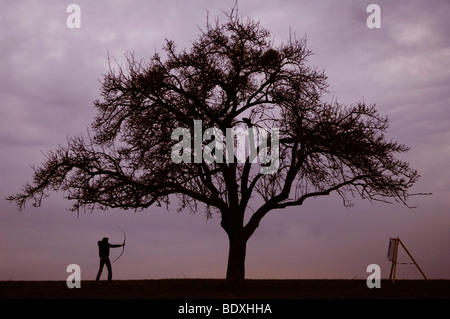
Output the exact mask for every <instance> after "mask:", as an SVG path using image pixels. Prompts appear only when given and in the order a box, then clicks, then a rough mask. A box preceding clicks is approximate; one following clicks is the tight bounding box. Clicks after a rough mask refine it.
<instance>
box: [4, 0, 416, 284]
mask: <svg viewBox="0 0 450 319" xmlns="http://www.w3.org/2000/svg"><path fill="white" fill-rule="evenodd" d="M163 52H164V54H155V55H154V56H153V57H152V58H151V59H150V60H149V61H148V62H145V61H143V60H136V59H135V57H134V56H133V54H128V55H126V57H127V61H126V66H125V67H121V66H120V65H119V64H117V66H113V67H112V66H111V63H110V69H109V72H108V73H107V74H106V75H104V78H103V81H102V89H101V96H102V99H101V100H97V101H95V102H94V105H95V108H96V109H97V115H96V117H95V121H94V123H93V124H92V130H91V133H90V134H88V137H87V138H83V137H81V136H80V137H73V138H69V139H68V143H67V145H66V146H60V147H59V148H58V149H57V150H55V151H52V152H49V153H47V155H46V160H45V162H44V163H43V164H42V165H41V166H40V167H39V168H35V172H34V180H33V183H32V184H28V183H27V184H26V185H25V186H24V188H23V189H22V191H21V192H20V193H19V194H17V195H14V196H10V197H8V199H9V200H12V201H15V202H16V203H17V204H18V207H19V209H23V208H24V205H25V203H26V202H27V201H28V200H31V201H32V202H33V205H35V206H38V205H40V204H41V200H42V199H43V198H44V197H46V196H47V195H48V194H49V191H63V192H64V196H65V197H66V198H67V199H69V200H72V201H73V207H72V209H73V210H74V211H79V209H80V208H84V209H86V208H87V209H91V210H92V209H95V208H98V209H108V208H113V207H119V208H123V209H137V210H140V209H146V208H149V207H150V206H152V205H153V204H159V205H160V204H166V205H168V204H169V202H170V200H173V199H174V198H177V199H178V200H179V203H180V206H179V209H180V210H184V209H190V210H192V211H197V210H198V209H199V205H198V204H200V203H203V204H204V205H202V206H201V207H202V208H204V209H205V212H206V215H207V217H211V216H212V214H215V213H218V214H219V215H220V217H221V226H222V228H223V229H224V230H225V232H226V233H227V235H228V238H229V256H228V268H227V274H226V278H227V280H228V281H229V282H231V283H233V284H237V283H240V282H242V281H243V280H244V278H245V256H246V243H247V241H248V239H249V238H250V237H251V236H252V234H253V233H254V231H255V230H256V229H257V228H258V226H259V224H260V222H261V220H262V218H263V217H264V216H265V215H266V214H267V213H268V212H270V211H272V210H276V209H283V208H286V207H290V206H299V205H302V204H303V202H304V201H305V200H307V199H308V198H315V197H319V196H323V195H329V194H330V193H331V192H336V193H337V194H339V195H340V196H341V197H342V199H343V203H344V205H346V206H349V205H351V204H352V203H351V201H350V199H351V198H353V197H354V196H355V195H359V196H360V197H362V198H366V199H370V200H381V201H388V200H394V201H397V202H401V203H403V204H405V205H406V200H407V198H408V196H409V193H408V190H409V189H410V187H411V186H412V185H413V184H414V183H415V182H416V180H417V179H418V174H417V171H416V170H413V169H411V168H410V167H409V164H408V163H406V162H403V161H400V160H398V159H396V158H395V157H394V155H395V153H401V152H405V151H407V150H408V148H407V147H406V146H404V145H400V144H398V143H396V142H393V141H387V140H386V138H385V136H384V134H385V132H386V130H387V128H388V120H387V118H385V117H382V116H380V115H379V113H378V112H377V110H376V108H375V106H374V105H366V104H365V103H364V102H358V103H355V104H352V105H346V106H344V105H340V104H338V103H337V102H333V103H327V102H323V101H321V96H322V95H323V93H324V92H325V90H326V88H327V83H326V76H325V75H324V72H322V71H318V70H317V69H316V68H312V67H309V66H308V65H307V58H308V56H310V54H311V52H310V51H309V50H308V49H307V48H306V40H305V39H304V38H302V39H297V38H296V37H295V36H294V35H291V36H290V38H289V39H288V41H287V42H286V43H285V44H281V45H279V46H277V47H275V46H274V44H273V41H272V40H271V38H270V34H269V31H267V30H266V29H264V28H263V27H262V26H261V25H260V23H258V22H255V21H252V20H246V21H243V20H242V19H240V18H239V17H238V14H237V12H236V10H234V9H233V10H232V11H231V12H230V13H228V14H227V21H226V23H223V24H221V23H219V21H218V20H217V21H215V23H213V24H211V23H210V22H208V23H207V27H206V30H203V31H201V33H200V35H199V37H198V39H197V40H196V41H195V42H193V44H192V47H191V49H190V50H189V51H187V50H184V51H181V52H177V50H176V47H175V44H174V42H172V41H167V42H166V45H165V46H164V51H163ZM194 120H201V121H202V125H203V127H205V128H209V127H212V128H217V129H220V130H221V131H222V132H226V131H227V128H233V127H242V128H245V127H247V128H250V127H256V128H265V129H268V130H269V129H271V128H279V139H278V141H279V145H278V148H277V149H275V145H272V144H271V143H267V144H265V146H264V145H263V143H261V144H257V145H256V152H257V153H258V155H259V154H260V153H261V152H266V154H269V153H271V152H277V156H278V158H277V159H275V158H274V157H273V158H272V159H271V160H270V161H269V162H267V161H266V162H264V161H256V163H255V161H253V160H251V156H250V155H249V154H248V153H246V158H245V161H244V162H241V163H239V162H238V160H237V158H236V156H235V155H233V156H234V157H233V158H232V159H233V161H230V160H228V161H227V160H224V159H225V156H226V155H225V152H222V153H221V152H219V151H218V150H219V148H216V150H213V151H212V152H211V153H212V155H213V156H216V159H218V160H216V161H213V162H211V161H207V160H206V159H205V158H203V160H201V161H200V162H196V161H195V160H192V161H191V163H188V162H186V161H185V162H180V163H176V162H174V161H173V159H172V155H173V152H174V149H173V148H174V146H175V145H177V143H179V142H180V141H182V140H183V139H184V138H189V137H186V136H182V137H180V136H178V138H173V136H172V133H173V132H174V130H175V129H176V128H187V129H189V130H190V132H192V131H193V129H194ZM194 135H195V134H193V135H192V136H191V139H192V140H194V139H195V138H196V137H195V136H194ZM213 135H214V134H213ZM218 136H219V135H215V139H217V138H218ZM197 138H198V136H197ZM267 139H269V138H268V137H267ZM227 141H228V144H230V141H229V140H227ZM185 142H189V141H187V140H185ZM235 143H236V141H235V140H234V139H233V144H235ZM225 144H226V142H225ZM206 145H207V143H206V139H204V140H203V141H202V145H201V147H202V148H203V150H205V149H206ZM229 146H230V145H226V146H224V148H223V149H226V150H227V151H229V150H230V149H229V148H228V147H229ZM235 146H236V145H233V146H232V147H235ZM180 151H182V152H187V154H188V157H189V158H191V159H194V158H195V156H198V154H195V152H189V151H190V149H189V148H185V149H181V150H180ZM175 153H177V152H175ZM179 154H180V153H179V152H178V155H179ZM182 154H184V153H182ZM273 154H275V153H273ZM275 162H276V163H275ZM274 164H275V165H274ZM270 165H272V166H273V167H276V170H273V171H271V172H269V173H267V172H263V171H262V170H261V168H264V167H267V166H270ZM245 214H250V215H249V216H248V218H247V219H244V216H245ZM245 221H246V222H245Z"/></svg>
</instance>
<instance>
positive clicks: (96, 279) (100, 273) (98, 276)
mask: <svg viewBox="0 0 450 319" xmlns="http://www.w3.org/2000/svg"><path fill="white" fill-rule="evenodd" d="M104 265H105V261H104V259H103V258H100V267H99V269H98V272H97V277H96V278H95V281H99V280H100V276H101V275H102V271H103V266H104Z"/></svg>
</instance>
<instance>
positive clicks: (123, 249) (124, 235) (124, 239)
mask: <svg viewBox="0 0 450 319" xmlns="http://www.w3.org/2000/svg"><path fill="white" fill-rule="evenodd" d="M117 229H120V231H121V232H122V234H123V246H122V252H121V253H120V255H119V257H117V258H116V259H114V260H113V262H115V261H116V260H117V259H119V258H120V256H122V254H123V252H124V251H125V242H126V241H127V235H126V234H125V232H124V231H123V229H122V228H120V227H117Z"/></svg>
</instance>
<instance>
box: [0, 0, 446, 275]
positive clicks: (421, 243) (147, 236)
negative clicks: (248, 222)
mask: <svg viewBox="0 0 450 319" xmlns="http://www.w3.org/2000/svg"><path fill="white" fill-rule="evenodd" d="M234 2H235V1H234V0H227V1H225V0H220V1H206V0H204V1H200V0H190V1H144V0H140V1H139V0H136V1H80V0H74V1H73V2H71V1H44V0H43V1H1V2H0V8H1V11H0V61H1V66H0V114H1V116H0V150H1V153H0V154H1V156H0V195H1V196H0V280H65V279H66V278H67V276H68V275H69V274H68V273H67V272H66V268H67V266H68V265H69V264H73V263H75V264H78V265H80V267H81V277H82V280H92V279H94V278H95V275H96V272H97V267H98V252H97V240H99V239H100V238H101V237H103V236H108V237H110V241H111V242H117V243H120V242H122V240H123V238H122V234H121V233H120V232H119V231H116V229H117V227H118V226H120V227H121V228H122V229H123V230H124V231H125V232H126V235H127V245H126V247H125V252H124V254H123V256H122V257H121V258H120V259H119V260H118V261H117V262H116V263H114V264H113V271H114V278H116V279H144V278H146V279H158V278H224V276H225V271H226V261H227V252H228V242H227V237H226V234H225V232H224V231H223V230H222V229H221V228H220V225H219V222H220V219H219V218H218V216H216V217H215V218H213V219H210V220H206V218H205V216H204V214H203V213H202V212H198V213H197V214H189V213H188V212H185V213H183V212H182V213H179V214H177V213H176V211H175V209H174V210H172V211H166V210H165V209H162V208H150V209H148V210H146V211H144V212H140V213H135V212H132V211H120V210H111V211H106V212H100V211H94V212H93V213H91V214H89V213H87V214H83V213H81V214H79V216H77V214H76V213H71V212H70V211H68V210H67V208H69V207H70V206H71V203H69V202H68V201H66V200H65V199H64V198H63V197H62V195H61V194H60V193H55V194H53V195H52V196H51V197H50V198H48V199H47V200H46V201H44V202H43V205H42V206H41V207H39V208H34V207H32V206H31V205H28V206H27V207H26V209H25V210H24V211H23V212H17V211H16V209H15V206H14V204H12V203H10V202H8V201H6V200H5V199H4V198H5V196H8V195H11V194H14V193H16V192H18V191H19V190H20V188H21V186H22V185H23V184H24V183H25V182H27V181H31V177H32V173H33V170H32V169H31V166H32V165H39V163H41V162H42V161H43V160H44V156H43V152H45V151H47V150H52V149H55V148H56V147H57V146H58V145H59V144H65V142H66V138H67V137H68V136H73V135H78V134H79V133H85V132H86V129H87V127H88V126H89V124H90V123H91V122H92V119H93V116H94V115H95V113H94V109H93V103H92V102H93V100H95V99H97V98H99V97H100V95H99V88H100V83H99V80H100V79H101V78H102V74H104V73H105V72H106V71H107V67H108V65H107V59H106V57H107V54H108V52H109V54H110V55H111V56H114V57H116V58H117V59H118V60H119V61H120V59H122V58H123V54H124V53H125V52H127V51H134V52H135V56H136V57H142V58H144V59H146V58H149V57H150V56H152V55H153V54H154V53H155V52H156V51H161V48H162V46H163V45H164V40H165V39H172V40H174V41H175V42H176V43H177V45H178V48H180V49H183V48H189V46H190V44H191V41H192V40H194V39H195V38H196V37H197V36H198V34H199V28H203V27H204V26H205V23H206V15H207V14H208V13H209V16H210V17H213V18H214V17H217V16H218V17H219V18H220V19H222V21H223V20H224V16H223V13H222V10H225V11H227V10H229V9H230V8H231V7H232V6H233V5H234ZM71 3H76V4H78V5H79V6H80V8H81V28H79V29H69V28H68V27H67V24H66V19H67V17H68V16H69V13H67V12H66V8H67V6H68V5H69V4H71ZM370 3H377V4H378V5H379V6H380V8H381V28H379V29H369V28H368V27H367V25H366V19H367V17H368V16H369V13H367V12H366V8H367V6H368V5H369V4H370ZM239 11H240V14H241V15H242V16H244V17H251V18H253V19H255V20H259V21H260V22H261V23H262V25H263V26H264V27H265V28H267V29H268V30H270V31H271V35H272V37H273V39H274V40H275V42H278V43H280V42H283V41H286V40H287V38H288V35H289V30H292V31H293V32H295V33H296V34H297V36H303V35H306V37H307V38H308V47H309V48H310V49H311V50H312V51H313V52H314V53H315V54H314V56H312V57H311V58H310V64H311V65H313V66H317V67H318V68H319V69H324V70H325V72H326V74H327V76H328V79H329V85H330V87H329V91H330V93H329V95H327V96H325V97H324V99H329V100H331V99H333V98H334V99H337V100H338V101H339V102H340V103H352V102H356V101H360V100H364V101H366V102H368V103H376V104H377V107H378V109H379V110H380V113H382V114H385V115H387V116H388V117H389V120H390V130H389V137H390V138H393V139H395V140H397V141H399V142H402V143H405V144H407V145H408V146H410V147H411V150H410V151H409V152H408V153H407V154H404V155H402V159H404V160H407V161H409V162H410V163H411V166H412V167H414V168H416V169H418V170H419V173H420V175H421V179H420V180H419V182H418V183H417V184H416V185H415V186H414V189H413V190H412V192H431V193H432V195H430V196H421V197H413V198H411V202H410V204H411V205H417V208H415V209H408V208H406V207H404V206H402V205H400V204H381V203H370V202H366V201H360V200H357V199H356V200H355V202H356V205H355V206H354V207H353V208H350V209H346V208H344V207H343V206H342V202H341V200H340V199H339V198H338V197H336V196H329V197H327V198H320V199H312V200H310V201H308V202H305V204H304V205H303V206H301V207H297V208H290V209H285V210H283V211H274V212H272V213H269V214H268V215H267V216H266V217H265V219H263V221H262V223H261V225H260V227H259V228H258V229H257V231H256V232H255V234H254V235H253V237H252V238H251V239H250V241H249V243H248V249H247V251H248V254H247V262H246V265H247V268H246V272H247V277H248V278H344V279H352V278H358V279H365V278H367V276H368V273H366V268H367V266H368V265H369V264H378V265H380V267H381V274H382V277H383V278H387V277H389V270H390V263H389V262H388V261H387V260H386V254H387V247H388V240H389V237H400V238H401V239H402V241H403V242H404V243H405V245H406V247H407V248H408V249H409V251H410V252H411V253H412V254H413V256H414V257H415V259H416V261H417V262H418V263H419V265H420V266H421V268H422V269H423V271H424V272H425V274H426V275H427V276H428V277H429V278H433V279H438V278H445V279H450V253H449V250H450V249H449V248H450V232H449V229H450V196H449V193H450V169H449V167H448V165H449V164H448V163H450V143H449V141H450V90H449V83H450V37H449V36H448V31H449V30H450V20H449V19H448V12H450V3H449V2H448V1H446V0H435V1H413V0H405V1H381V0H370V1H365V0H348V1H346V0H341V1H334V0H329V1H328V0H320V1H312V0H303V1H301V0H296V1H283V0H281V1H244V0H241V1H240V2H239ZM120 250H121V248H119V249H117V250H113V251H112V252H111V255H112V258H115V257H117V256H118V255H119V254H120ZM399 258H400V259H401V260H400V261H405V262H408V261H409V260H408V258H407V255H406V254H402V253H400V256H399ZM397 278H414V279H420V278H421V276H420V273H419V272H418V270H417V269H415V268H414V266H411V265H404V266H400V268H399V270H398V272H397Z"/></svg>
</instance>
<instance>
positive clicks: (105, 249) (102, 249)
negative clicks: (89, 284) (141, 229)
mask: <svg viewBox="0 0 450 319" xmlns="http://www.w3.org/2000/svg"><path fill="white" fill-rule="evenodd" d="M97 244H98V255H99V257H100V268H99V270H98V273H97V278H96V279H95V280H96V281H99V280H100V276H101V274H102V271H103V266H104V265H106V268H108V281H111V279H112V268H111V261H110V260H109V249H110V248H117V247H122V246H125V242H124V243H123V244H120V245H112V244H110V243H109V242H108V237H103V239H102V240H99V241H98V242H97Z"/></svg>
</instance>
